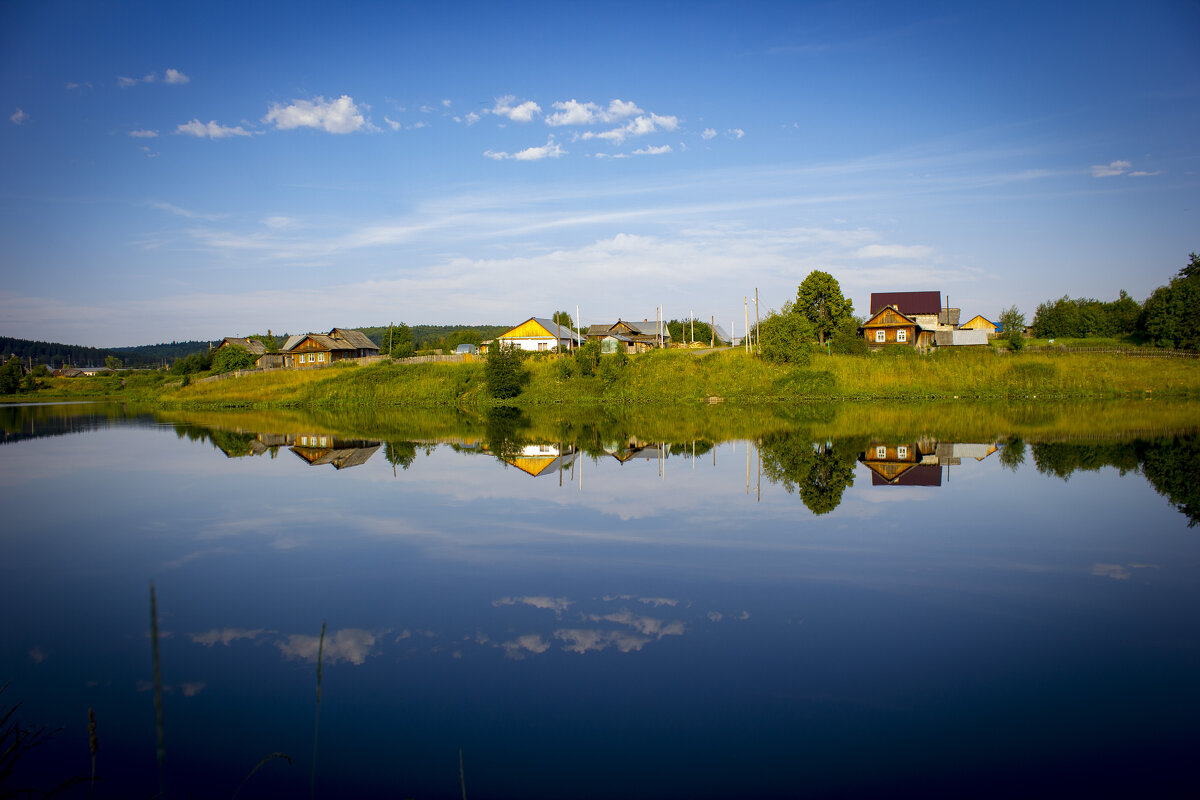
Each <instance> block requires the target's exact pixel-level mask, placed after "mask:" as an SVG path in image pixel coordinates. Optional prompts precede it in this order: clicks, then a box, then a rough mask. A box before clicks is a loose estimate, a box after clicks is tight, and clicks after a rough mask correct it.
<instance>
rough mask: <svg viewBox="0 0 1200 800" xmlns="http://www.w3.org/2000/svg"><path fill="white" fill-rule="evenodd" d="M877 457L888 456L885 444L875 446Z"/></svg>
mask: <svg viewBox="0 0 1200 800" xmlns="http://www.w3.org/2000/svg"><path fill="white" fill-rule="evenodd" d="M875 457H876V458H887V448H886V447H884V446H883V445H880V446H879V447H876V448H875Z"/></svg>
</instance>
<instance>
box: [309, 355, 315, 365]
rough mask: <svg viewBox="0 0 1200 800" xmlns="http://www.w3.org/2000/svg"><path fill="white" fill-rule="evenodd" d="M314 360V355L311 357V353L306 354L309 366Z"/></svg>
mask: <svg viewBox="0 0 1200 800" xmlns="http://www.w3.org/2000/svg"><path fill="white" fill-rule="evenodd" d="M315 358H316V356H315V355H313V354H312V353H309V354H308V363H310V364H311V363H313V360H314V359H315Z"/></svg>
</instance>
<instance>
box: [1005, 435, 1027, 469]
mask: <svg viewBox="0 0 1200 800" xmlns="http://www.w3.org/2000/svg"><path fill="white" fill-rule="evenodd" d="M1024 463H1025V440H1024V439H1022V438H1021V437H1020V436H1010V437H1008V441H1006V442H1005V443H1004V445H1003V446H1002V447H1001V448H1000V466H1002V467H1004V468H1005V469H1011V470H1012V471H1013V472H1016V471H1017V467H1019V466H1021V465H1022V464H1024Z"/></svg>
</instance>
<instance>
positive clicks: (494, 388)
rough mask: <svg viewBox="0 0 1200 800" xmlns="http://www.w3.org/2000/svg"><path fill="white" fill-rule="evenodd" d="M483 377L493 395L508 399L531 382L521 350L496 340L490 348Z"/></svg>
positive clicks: (497, 397)
mask: <svg viewBox="0 0 1200 800" xmlns="http://www.w3.org/2000/svg"><path fill="white" fill-rule="evenodd" d="M483 379H484V383H485V384H486V385H487V390H488V393H489V394H491V396H492V397H494V398H496V399H497V400H508V399H511V398H513V397H516V396H517V395H519V394H520V393H521V390H522V389H524V388H525V384H526V383H528V382H529V371H528V370H527V369H525V365H524V364H522V363H521V352H520V351H519V350H518V349H517V348H515V347H506V346H504V345H502V344H501V343H499V342H496V343H494V344H493V345H492V346H491V347H489V348H488V352H487V361H486V362H485V363H484V365H483Z"/></svg>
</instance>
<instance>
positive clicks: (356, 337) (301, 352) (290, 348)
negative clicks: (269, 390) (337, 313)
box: [282, 328, 379, 369]
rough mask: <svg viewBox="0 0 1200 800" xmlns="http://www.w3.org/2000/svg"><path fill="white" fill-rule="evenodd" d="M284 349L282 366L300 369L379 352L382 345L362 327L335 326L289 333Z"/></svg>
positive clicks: (365, 356)
mask: <svg viewBox="0 0 1200 800" xmlns="http://www.w3.org/2000/svg"><path fill="white" fill-rule="evenodd" d="M282 353H283V366H285V367H290V368H296V369H300V368H308V367H325V366H329V365H330V364H333V363H335V362H338V361H345V360H347V359H352V358H368V357H370V356H377V355H379V346H378V345H376V344H375V343H374V342H373V341H371V339H370V338H369V337H368V336H367V335H366V334H365V333H363V332H362V331H354V330H347V329H345V328H334V329H333V330H331V331H330V332H329V333H305V334H301V335H297V336H289V337H288V340H287V342H286V343H285V344H284V345H283V350H282Z"/></svg>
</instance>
